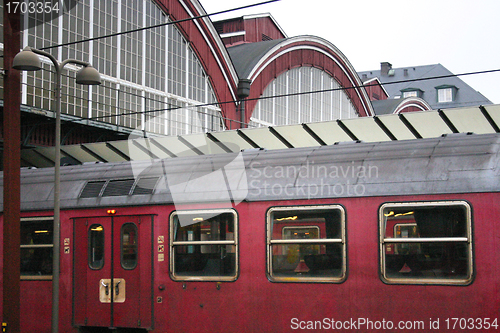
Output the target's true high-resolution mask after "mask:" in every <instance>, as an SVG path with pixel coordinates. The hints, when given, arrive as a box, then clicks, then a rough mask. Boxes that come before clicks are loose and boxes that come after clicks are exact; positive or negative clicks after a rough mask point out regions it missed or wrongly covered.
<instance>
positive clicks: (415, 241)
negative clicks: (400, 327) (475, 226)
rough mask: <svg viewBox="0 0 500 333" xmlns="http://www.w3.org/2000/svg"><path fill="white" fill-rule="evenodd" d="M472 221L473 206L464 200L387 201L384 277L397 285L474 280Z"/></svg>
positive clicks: (383, 224)
mask: <svg viewBox="0 0 500 333" xmlns="http://www.w3.org/2000/svg"><path fill="white" fill-rule="evenodd" d="M471 224H472V218H471V209H470V206H469V204H468V203H466V202H463V201H452V202H430V203H429V202H427V203H388V204H384V205H382V207H381V208H380V258H381V260H380V263H381V277H382V280H383V281H384V282H386V283H395V284H457V285H466V284H470V283H471V282H472V278H473V264H472V259H473V256H472V231H471V230H472V225H471Z"/></svg>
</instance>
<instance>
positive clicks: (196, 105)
mask: <svg viewBox="0 0 500 333" xmlns="http://www.w3.org/2000/svg"><path fill="white" fill-rule="evenodd" d="M278 1H281V0H268V1H263V2H259V3H254V4H250V5H245V6H240V7H236V8H231V9H226V10H222V11H218V12H214V13H210V14H203V15H198V16H193V17H189V18H185V19H180V20H175V21H169V22H165V23H161V24H156V25H152V26H147V27H141V28H136V29H131V30H127V31H121V32H116V33H112V34H108V35H103V36H98V37H92V38H86V39H82V40H78V41H73V42H67V43H62V44H56V45H51V46H47V47H43V48H40V49H41V50H48V49H53V48H57V47H63V46H70V45H75V44H80V43H84V42H90V41H95V40H100V39H105V38H111V37H115V36H119V35H124V34H129V33H134V32H139V31H143V30H149V29H155V28H158V27H163V26H167V25H172V24H179V23H182V22H187V21H192V20H196V19H201V18H205V17H210V16H215V15H220V14H225V13H229V12H233V11H238V10H242V9H248V8H252V7H256V6H261V5H265V4H269V3H273V2H278ZM494 72H500V69H492V70H485V71H476V72H468V73H462V74H448V75H441V76H434V77H425V78H416V79H406V80H399V81H392V82H384V83H370V84H366V85H363V84H362V85H355V86H350V87H339V88H330V89H320V90H314V91H305V92H295V93H287V94H281V95H273V96H260V97H256V98H246V99H245V101H255V100H265V99H273V98H283V97H289V96H298V95H308V94H318V93H325V92H333V91H339V90H343V91H345V90H348V89H360V88H367V87H370V86H377V85H379V84H380V85H382V86H385V85H391V84H400V83H409V82H418V81H426V80H435V79H443V78H450V77H459V76H467V75H476V74H487V73H494ZM141 98H145V97H144V96H141ZM148 99H149V100H151V101H154V102H159V103H162V102H163V101H160V100H156V99H151V98H148ZM238 102H239V101H236V100H228V101H220V102H213V103H201V104H192V105H182V106H174V107H169V108H163V109H154V110H144V111H133V112H123V113H120V114H114V115H103V116H94V117H89V118H83V117H82V118H81V119H78V120H73V121H71V122H80V121H87V120H90V121H92V120H94V121H99V120H102V119H106V118H118V117H122V116H131V115H139V114H148V113H156V112H166V111H174V110H178V109H186V108H203V107H210V106H214V107H220V106H221V105H225V104H231V103H235V104H236V103H238ZM197 112H198V113H200V112H199V111H197ZM201 113H203V112H201ZM245 125H249V124H245Z"/></svg>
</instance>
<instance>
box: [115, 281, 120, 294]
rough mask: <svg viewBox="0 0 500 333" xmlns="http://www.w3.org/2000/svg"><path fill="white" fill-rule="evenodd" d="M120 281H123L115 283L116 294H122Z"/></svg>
mask: <svg viewBox="0 0 500 333" xmlns="http://www.w3.org/2000/svg"><path fill="white" fill-rule="evenodd" d="M120 283H121V281H118V282H117V283H116V284H115V295H116V296H118V295H120Z"/></svg>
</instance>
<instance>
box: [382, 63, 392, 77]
mask: <svg viewBox="0 0 500 333" xmlns="http://www.w3.org/2000/svg"><path fill="white" fill-rule="evenodd" d="M391 69H392V64H391V63H390V62H381V63H380V75H381V76H387V75H388V74H389V70H391Z"/></svg>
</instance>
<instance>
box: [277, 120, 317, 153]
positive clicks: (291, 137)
mask: <svg viewBox="0 0 500 333" xmlns="http://www.w3.org/2000/svg"><path fill="white" fill-rule="evenodd" d="M274 129H275V130H276V132H278V133H279V134H280V135H281V136H282V137H284V138H285V139H286V140H287V141H288V142H289V143H290V144H291V145H292V146H293V147H295V148H298V147H314V146H319V142H318V141H316V140H315V139H314V138H313V137H312V136H311V135H310V134H309V133H307V131H306V130H305V129H304V127H303V126H302V125H288V126H276V127H274Z"/></svg>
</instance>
